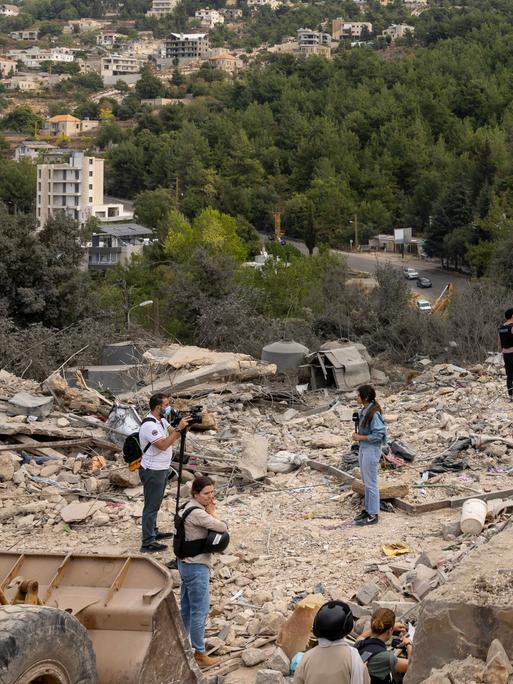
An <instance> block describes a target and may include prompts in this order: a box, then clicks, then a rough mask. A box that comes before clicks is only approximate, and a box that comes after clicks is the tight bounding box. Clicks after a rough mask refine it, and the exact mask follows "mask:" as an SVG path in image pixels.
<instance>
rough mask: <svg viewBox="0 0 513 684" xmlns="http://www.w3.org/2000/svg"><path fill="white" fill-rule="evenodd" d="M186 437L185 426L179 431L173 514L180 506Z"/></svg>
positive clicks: (176, 513) (176, 512)
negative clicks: (176, 481) (176, 480)
mask: <svg viewBox="0 0 513 684" xmlns="http://www.w3.org/2000/svg"><path fill="white" fill-rule="evenodd" d="M186 439H187V428H183V430H182V431H181V433H180V451H179V454H178V483H177V488H176V509H175V515H178V508H179V507H180V485H181V482H182V473H183V465H184V463H186V460H185V440H186Z"/></svg>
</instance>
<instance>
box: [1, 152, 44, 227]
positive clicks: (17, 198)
mask: <svg viewBox="0 0 513 684" xmlns="http://www.w3.org/2000/svg"><path fill="white" fill-rule="evenodd" d="M35 199H36V167H35V166H34V164H32V163H31V162H30V161H29V160H27V159H22V160H20V161H19V162H15V161H11V160H10V159H0V203H2V204H3V205H5V206H6V207H7V209H8V210H9V212H10V213H13V214H16V213H19V212H21V213H25V214H28V213H30V212H31V211H33V208H34V202H35Z"/></svg>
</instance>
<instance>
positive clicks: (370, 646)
mask: <svg viewBox="0 0 513 684" xmlns="http://www.w3.org/2000/svg"><path fill="white" fill-rule="evenodd" d="M402 630H404V625H402V624H401V623H396V621H395V613H394V612H393V611H391V610H389V609H388V608H378V609H377V610H376V611H375V612H374V613H373V615H372V617H371V628H370V630H367V631H366V632H363V634H362V635H361V636H360V639H359V641H357V642H356V644H355V647H356V648H357V650H358V651H359V653H360V656H361V658H362V660H363V662H364V663H365V664H366V665H367V669H368V672H369V675H370V678H371V684H392V683H393V682H394V681H395V675H401V674H404V673H405V672H406V671H407V670H408V662H409V660H408V659H409V658H410V656H411V652H412V645H411V642H410V640H409V639H406V638H403V640H402V645H403V646H404V647H405V648H406V652H407V654H408V658H398V657H397V656H396V655H395V653H393V651H389V650H388V648H387V642H388V641H389V640H390V639H391V638H392V634H393V633H394V632H399V631H402Z"/></svg>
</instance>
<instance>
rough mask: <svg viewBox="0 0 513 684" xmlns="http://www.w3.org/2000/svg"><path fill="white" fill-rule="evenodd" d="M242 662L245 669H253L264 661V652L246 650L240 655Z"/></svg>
mask: <svg viewBox="0 0 513 684" xmlns="http://www.w3.org/2000/svg"><path fill="white" fill-rule="evenodd" d="M241 658H242V662H243V663H244V665H245V666H246V667H254V666H255V665H260V663H263V662H264V660H265V659H266V655H265V653H264V651H261V650H260V649H259V648H247V649H246V650H245V651H243V652H242V654H241Z"/></svg>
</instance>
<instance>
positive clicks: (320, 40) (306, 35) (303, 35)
mask: <svg viewBox="0 0 513 684" xmlns="http://www.w3.org/2000/svg"><path fill="white" fill-rule="evenodd" d="M297 44H298V47H302V46H303V47H307V46H312V45H328V46H329V45H331V35H330V34H329V33H322V32H321V31H313V30H312V29H306V28H300V29H298V30H297Z"/></svg>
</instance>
